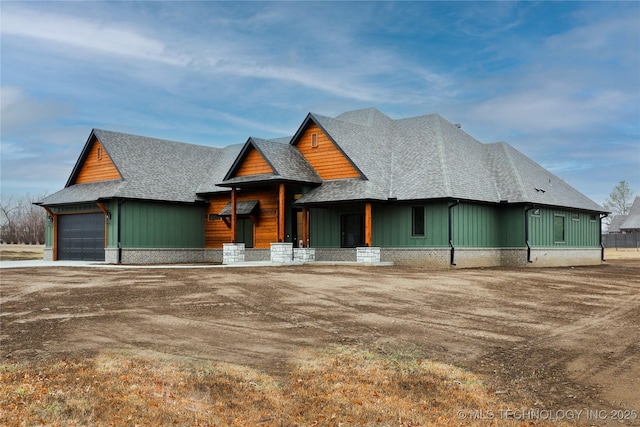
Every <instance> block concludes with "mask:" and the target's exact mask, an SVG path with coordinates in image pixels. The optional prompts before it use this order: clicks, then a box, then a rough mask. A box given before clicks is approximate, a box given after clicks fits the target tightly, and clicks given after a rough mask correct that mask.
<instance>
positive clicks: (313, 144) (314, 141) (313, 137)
mask: <svg viewBox="0 0 640 427" xmlns="http://www.w3.org/2000/svg"><path fill="white" fill-rule="evenodd" d="M311 148H318V134H317V133H312V134H311Z"/></svg>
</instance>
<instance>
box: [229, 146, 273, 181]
mask: <svg viewBox="0 0 640 427" xmlns="http://www.w3.org/2000/svg"><path fill="white" fill-rule="evenodd" d="M264 173H274V172H273V169H272V168H271V166H269V164H268V163H267V161H266V160H265V159H264V157H262V154H260V152H259V151H258V150H256V149H255V148H254V147H251V149H250V150H249V152H248V153H247V155H246V157H245V158H244V160H243V161H242V163H241V164H240V167H239V168H238V171H237V172H236V174H235V176H247V175H258V174H264Z"/></svg>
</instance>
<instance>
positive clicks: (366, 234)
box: [39, 108, 606, 268]
mask: <svg viewBox="0 0 640 427" xmlns="http://www.w3.org/2000/svg"><path fill="white" fill-rule="evenodd" d="M39 204H40V205H41V206H43V207H44V208H45V209H46V210H47V212H48V213H49V218H50V220H49V225H48V233H47V252H46V253H47V256H48V257H49V258H50V259H95V260H98V261H106V262H111V263H120V262H125V263H158V262H220V261H223V260H224V254H223V253H224V250H223V246H225V244H232V245H237V244H243V245H244V246H243V250H244V253H245V254H246V259H252V260H257V259H269V256H270V252H269V242H271V243H275V244H290V247H295V248H304V249H307V250H309V249H313V253H314V255H313V258H312V259H315V260H317V261H356V260H358V259H359V253H360V252H359V251H360V250H364V251H367V250H372V249H375V253H376V254H377V255H376V256H377V257H378V258H377V259H376V260H379V261H382V262H393V263H396V264H410V265H419V266H425V267H436V268H451V267H458V268H459V267H488V266H513V267H527V266H562V265H584V264H598V263H600V262H601V259H602V252H601V251H602V247H601V243H600V222H601V217H602V216H603V215H604V214H606V212H605V210H604V209H603V208H602V207H601V206H599V205H598V204H597V203H595V202H593V201H592V200H590V199H589V198H587V197H586V196H584V195H583V194H581V193H580V192H579V191H577V190H576V189H574V188H573V187H571V186H569V185H568V184H567V183H565V182H564V181H562V180H560V179H559V178H557V177H556V176H554V175H553V174H551V173H550V172H549V171H547V170H546V169H544V168H543V167H541V166H540V165H538V164H537V163H535V162H534V161H532V160H531V159H529V158H528V157H526V156H525V155H524V154H522V153H520V152H519V151H517V150H516V149H514V148H513V147H511V146H510V145H508V144H506V143H503V142H500V143H491V144H483V143H481V142H479V141H477V140H476V139H474V138H473V137H471V136H470V135H468V134H467V133H466V132H464V131H463V130H461V129H460V127H459V126H456V125H454V124H452V123H450V122H448V121H447V120H445V119H443V118H442V117H441V116H439V115H437V114H432V115H426V116H419V117H412V118H406V119H399V120H394V119H391V118H390V117H388V116H386V115H384V114H383V113H381V112H379V111H378V110H376V109H375V108H367V109H362V110H355V111H349V112H346V113H343V114H341V115H339V116H337V117H326V116H322V115H318V114H312V113H310V114H309V115H307V117H306V118H305V120H304V121H303V122H302V124H301V125H300V127H299V129H298V130H297V132H296V133H295V134H294V135H293V136H292V137H288V138H280V139H277V140H261V139H257V138H249V140H247V142H246V143H245V144H238V145H232V146H228V147H225V148H213V147H204V146H197V145H191V144H184V143H179V142H172V141H165V140H159V139H154V138H147V137H141V136H134V135H127V134H121V133H116V132H109V131H103V130H93V131H92V133H91V135H90V137H89V139H88V141H87V143H86V144H85V146H84V149H83V151H82V153H81V155H80V157H79V159H78V161H77V163H76V166H75V168H74V170H73V172H72V174H71V176H70V178H69V180H68V182H67V185H66V186H65V188H64V189H62V190H61V191H59V192H58V193H55V194H53V195H51V196H49V197H47V198H45V199H44V200H42V201H40V202H39ZM234 209H235V210H234ZM73 216H77V217H76V218H72V217H73ZM100 219H102V220H103V221H102V222H101V221H100ZM367 248H368V249H367ZM294 252H295V250H294ZM293 258H295V256H293Z"/></svg>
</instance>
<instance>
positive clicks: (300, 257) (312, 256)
mask: <svg viewBox="0 0 640 427" xmlns="http://www.w3.org/2000/svg"><path fill="white" fill-rule="evenodd" d="M293 260H294V261H296V262H313V261H315V260H316V249H315V248H293Z"/></svg>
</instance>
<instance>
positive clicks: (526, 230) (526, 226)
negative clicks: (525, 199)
mask: <svg viewBox="0 0 640 427" xmlns="http://www.w3.org/2000/svg"><path fill="white" fill-rule="evenodd" d="M533 208H534V207H533V206H529V207H528V208H525V210H524V240H525V242H526V243H527V263H529V264H531V263H533V261H531V243H530V242H529V211H530V210H532V209H533Z"/></svg>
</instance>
